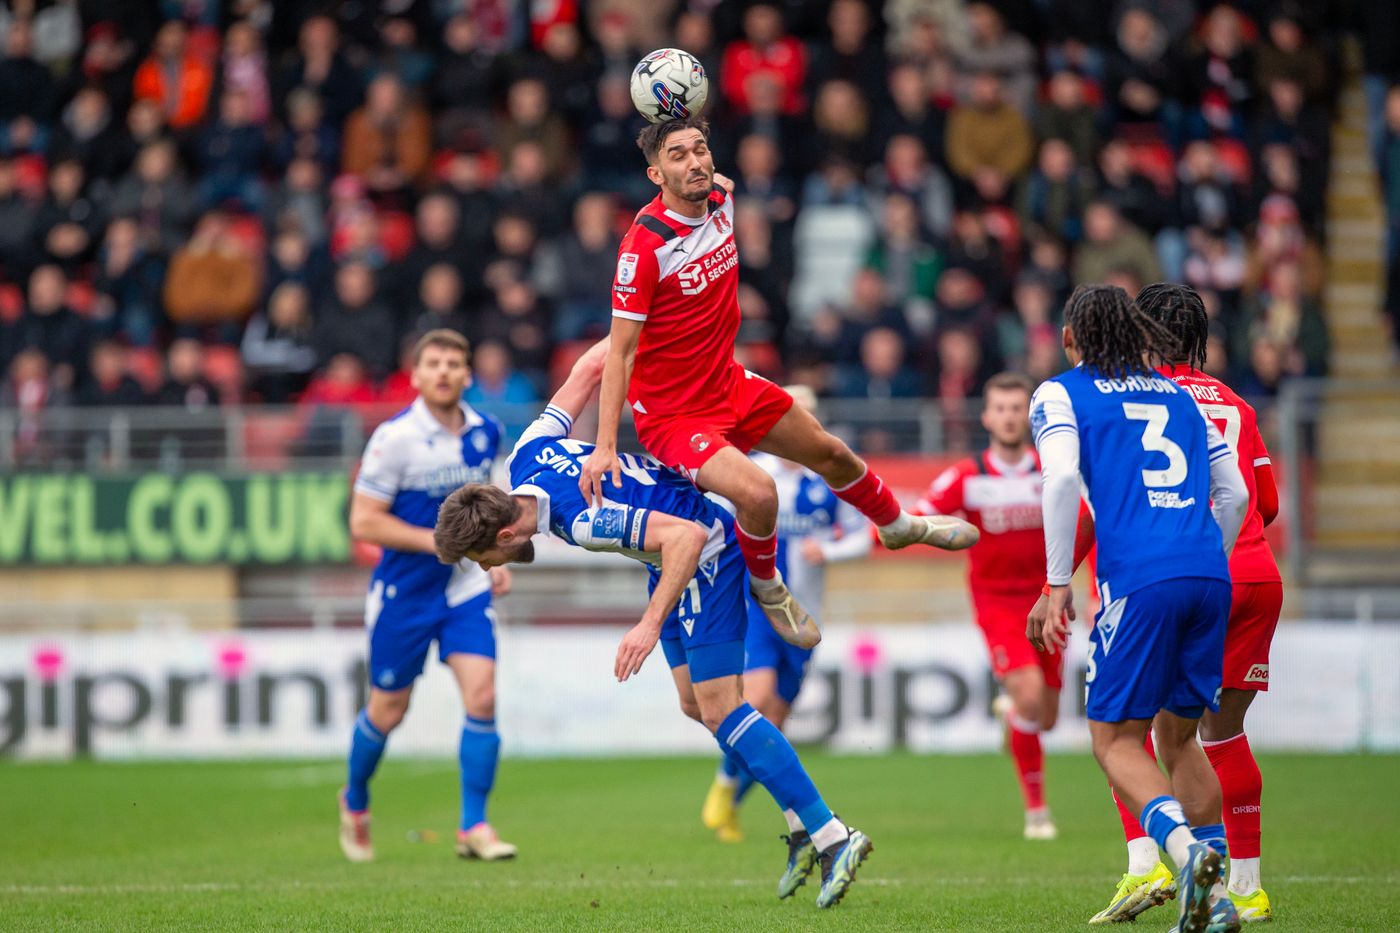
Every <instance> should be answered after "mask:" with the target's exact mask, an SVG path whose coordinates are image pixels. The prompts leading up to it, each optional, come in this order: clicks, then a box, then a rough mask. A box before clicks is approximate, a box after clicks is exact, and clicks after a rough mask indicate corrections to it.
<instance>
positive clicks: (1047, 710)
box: [1040, 703, 1060, 732]
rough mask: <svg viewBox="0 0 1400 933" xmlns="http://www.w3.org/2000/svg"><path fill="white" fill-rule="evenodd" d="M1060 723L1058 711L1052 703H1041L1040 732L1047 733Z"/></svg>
mask: <svg viewBox="0 0 1400 933" xmlns="http://www.w3.org/2000/svg"><path fill="white" fill-rule="evenodd" d="M1059 721H1060V709H1059V707H1058V706H1056V705H1055V704H1053V703H1043V704H1041V707H1040V731H1041V732H1049V731H1050V730H1051V729H1053V728H1055V724H1056V723H1058V722H1059Z"/></svg>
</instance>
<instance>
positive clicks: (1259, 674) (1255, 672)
mask: <svg viewBox="0 0 1400 933" xmlns="http://www.w3.org/2000/svg"><path fill="white" fill-rule="evenodd" d="M1244 682H1245V683H1247V684H1266V683H1268V682H1269V665H1267V664H1255V665H1252V666H1251V667H1250V669H1249V673H1247V674H1245V675H1244Z"/></svg>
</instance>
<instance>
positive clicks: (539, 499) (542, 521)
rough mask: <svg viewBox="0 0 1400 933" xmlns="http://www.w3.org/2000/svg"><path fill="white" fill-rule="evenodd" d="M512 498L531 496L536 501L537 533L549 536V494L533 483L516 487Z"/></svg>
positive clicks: (511, 492)
mask: <svg viewBox="0 0 1400 933" xmlns="http://www.w3.org/2000/svg"><path fill="white" fill-rule="evenodd" d="M510 494H511V495H512V496H530V497H532V498H533V499H534V500H535V517H536V519H537V521H536V522H535V533H536V534H542V535H547V534H549V493H547V492H545V491H544V490H543V489H541V488H540V487H538V486H536V485H534V484H533V483H526V484H525V485H524V486H516V487H515V488H514V489H512V490H511V491H510Z"/></svg>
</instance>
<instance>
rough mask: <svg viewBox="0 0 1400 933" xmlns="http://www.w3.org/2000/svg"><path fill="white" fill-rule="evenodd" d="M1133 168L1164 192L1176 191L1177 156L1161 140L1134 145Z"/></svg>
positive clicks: (1145, 141)
mask: <svg viewBox="0 0 1400 933" xmlns="http://www.w3.org/2000/svg"><path fill="white" fill-rule="evenodd" d="M1132 151H1133V167H1134V168H1136V169H1137V170H1138V171H1139V172H1141V173H1142V174H1143V175H1145V176H1147V177H1148V178H1149V179H1151V181H1152V183H1153V184H1154V185H1156V186H1157V188H1158V189H1159V190H1161V191H1163V192H1168V191H1174V190H1175V189H1176V155H1175V154H1174V153H1173V152H1172V150H1171V147H1170V146H1168V145H1167V144H1166V143H1164V142H1162V141H1161V140H1143V141H1141V142H1137V143H1134V144H1133V147H1132Z"/></svg>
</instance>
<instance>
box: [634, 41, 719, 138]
mask: <svg viewBox="0 0 1400 933" xmlns="http://www.w3.org/2000/svg"><path fill="white" fill-rule="evenodd" d="M709 96H710V78H709V76H708V75H706V74H705V66H704V65H701V64H700V60H699V59H697V58H696V57H695V56H694V55H691V54H690V53H689V52H687V51H685V50H684V49H657V50H656V51H655V52H652V53H651V54H650V55H648V56H647V57H646V58H644V59H642V60H641V61H639V62H637V67H636V68H633V69H632V103H633V104H634V105H635V106H636V108H637V110H639V111H640V112H641V114H642V116H644V117H646V118H647V119H648V120H650V121H651V122H652V123H665V122H666V121H667V120H686V119H689V118H690V117H693V116H695V115H696V114H698V113H699V112H700V111H701V110H704V109H705V100H706V98H708V97H709Z"/></svg>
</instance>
